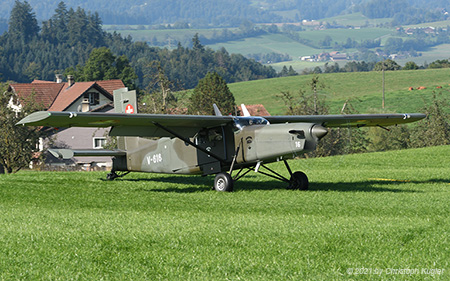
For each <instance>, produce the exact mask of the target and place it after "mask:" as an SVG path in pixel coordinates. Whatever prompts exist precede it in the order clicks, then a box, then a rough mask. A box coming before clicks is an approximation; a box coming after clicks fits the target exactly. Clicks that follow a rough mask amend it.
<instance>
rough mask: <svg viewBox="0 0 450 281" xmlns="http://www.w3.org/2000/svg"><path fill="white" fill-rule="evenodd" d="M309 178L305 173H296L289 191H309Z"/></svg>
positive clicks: (291, 180) (292, 177)
mask: <svg viewBox="0 0 450 281" xmlns="http://www.w3.org/2000/svg"><path fill="white" fill-rule="evenodd" d="M308 186H309V181H308V177H307V176H306V174H305V173H303V172H295V173H293V174H292V176H291V179H290V183H289V189H299V190H308Z"/></svg>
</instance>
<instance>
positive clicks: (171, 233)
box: [0, 146, 450, 280]
mask: <svg viewBox="0 0 450 281" xmlns="http://www.w3.org/2000/svg"><path fill="white" fill-rule="evenodd" d="M449 153H450V147H449V146H442V147H434V148H427V149H416V150H406V151H394V152H384V153H370V154H361V155H350V156H336V157H329V158H320V159H307V160H295V161H291V164H292V167H293V168H294V169H295V170H303V171H305V172H306V173H307V174H308V175H309V177H310V182H311V183H310V190H309V191H304V192H301V191H290V190H286V189H284V185H285V184H283V183H280V182H277V181H274V180H271V179H269V178H266V177H264V176H261V175H259V174H253V175H252V176H249V177H246V178H244V179H242V180H241V181H239V182H237V183H236V185H235V192H233V193H218V192H215V191H211V190H210V187H211V185H212V180H213V179H212V178H211V177H205V178H202V177H189V176H169V175H158V174H140V173H135V174H130V175H128V176H126V177H124V178H121V179H118V180H116V181H113V182H109V181H105V180H103V178H104V177H105V173H101V172H30V171H24V172H20V173H18V174H13V175H0V207H1V210H2V211H1V213H0V225H1V227H0V243H1V245H2V246H1V247H0V279H1V280H11V279H12V280H17V279H28V280H42V279H45V280H49V279H50V280H58V279H83V280H84V279H89V280H116V279H128V280H142V279H146V280H155V279H156V280H157V279H163V280H349V279H352V278H355V279H358V280H360V279H363V280H366V279H367V280H386V279H394V278H395V279H399V280H431V279H433V280H434V278H435V279H437V280H445V279H447V280H448V278H449V276H450V275H449V270H450V267H449V265H450V240H449V237H450V227H449V225H450V219H449V216H448V214H449V212H450V205H449V204H448V202H449V200H450V176H449V173H448V167H449V166H450V158H449V157H448V154H449ZM271 166H272V168H275V169H277V170H280V171H281V169H282V165H280V164H272V165H271ZM361 268H365V269H371V270H376V269H378V270H383V273H382V274H381V275H379V276H378V275H371V274H368V275H365V274H362V275H358V276H356V275H355V274H356V273H364V270H363V271H360V270H361ZM351 269H353V270H354V271H353V274H349V273H348V272H350V271H351ZM390 269H419V270H420V272H419V273H417V274H414V276H404V275H400V274H398V273H397V274H392V272H391V273H389V272H388V271H387V270H390ZM422 269H425V270H428V271H422ZM436 269H439V270H444V275H431V272H436V271H431V270H436ZM372 272H374V271H372Z"/></svg>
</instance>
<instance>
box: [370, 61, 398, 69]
mask: <svg viewBox="0 0 450 281" xmlns="http://www.w3.org/2000/svg"><path fill="white" fill-rule="evenodd" d="M401 68H402V67H401V66H400V65H399V64H398V63H396V62H395V61H393V60H391V59H387V60H384V61H380V62H377V63H376V64H375V66H374V68H373V70H374V71H382V70H399V69H401Z"/></svg>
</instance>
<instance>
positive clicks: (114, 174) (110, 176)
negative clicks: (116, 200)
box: [106, 172, 118, 181]
mask: <svg viewBox="0 0 450 281" xmlns="http://www.w3.org/2000/svg"><path fill="white" fill-rule="evenodd" d="M117 177H118V176H117V174H116V172H111V173H108V174H107V175H106V179H107V180H109V181H112V180H114V179H115V178H117Z"/></svg>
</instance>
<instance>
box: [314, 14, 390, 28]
mask: <svg viewBox="0 0 450 281" xmlns="http://www.w3.org/2000/svg"><path fill="white" fill-rule="evenodd" d="M321 21H326V22H330V23H333V22H336V23H337V24H339V25H343V26H348V25H350V26H365V25H366V24H369V25H375V26H376V25H378V24H384V23H389V22H391V21H392V18H382V19H369V18H367V17H366V16H364V15H363V14H361V13H353V14H347V15H340V16H336V17H332V18H325V19H322V20H321Z"/></svg>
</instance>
